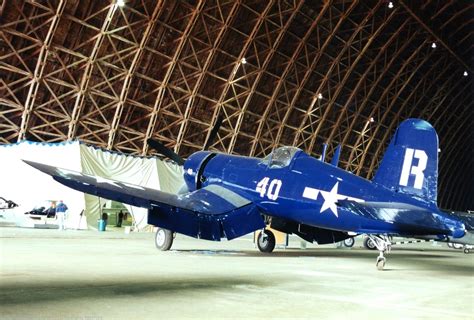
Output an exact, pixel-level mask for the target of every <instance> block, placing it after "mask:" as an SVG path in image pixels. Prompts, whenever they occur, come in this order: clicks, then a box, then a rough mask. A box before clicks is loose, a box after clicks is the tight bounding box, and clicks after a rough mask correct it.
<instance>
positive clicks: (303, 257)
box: [0, 227, 474, 320]
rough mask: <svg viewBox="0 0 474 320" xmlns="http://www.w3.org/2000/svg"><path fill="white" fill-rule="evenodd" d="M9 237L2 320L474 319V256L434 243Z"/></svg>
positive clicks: (1, 230)
mask: <svg viewBox="0 0 474 320" xmlns="http://www.w3.org/2000/svg"><path fill="white" fill-rule="evenodd" d="M153 236H154V235H153V234H150V233H131V234H128V235H127V234H124V233H123V232H122V231H120V232H119V231H115V232H113V231H107V232H102V233H99V232H94V231H69V230H68V231H65V232H61V231H58V230H38V229H21V228H10V227H0V249H1V256H0V258H1V262H0V267H1V270H0V271H1V282H0V312H1V313H0V314H1V316H0V318H2V319H30V318H34V319H145V318H150V319H151V318H154V319H167V318H169V319H175V318H178V319H180V318H200V319H222V318H235V319H247V318H248V319H255V318H260V319H262V318H271V319H276V318H283V319H300V318H301V319H318V318H319V319H344V318H349V317H350V319H351V320H353V319H375V318H377V319H473V318H474V303H473V302H474V254H468V255H466V254H463V253H462V252H461V251H455V250H451V249H448V248H447V247H446V246H445V245H441V244H439V245H438V246H433V244H431V243H425V244H419V245H406V246H404V247H396V248H394V251H392V253H391V254H389V255H388V260H387V265H386V270H385V271H377V269H376V267H375V258H376V255H377V253H376V252H373V251H367V250H365V249H363V248H361V247H360V243H359V242H357V243H356V246H355V247H354V248H352V249H336V248H335V247H334V246H320V247H317V246H314V245H308V248H307V249H306V250H300V249H298V246H299V241H298V240H297V238H292V239H293V240H292V241H291V242H290V245H291V246H292V247H294V249H286V250H276V251H275V252H274V253H273V254H271V255H263V254H260V253H259V252H258V250H257V249H255V248H254V245H253V243H252V238H251V237H244V238H241V239H236V240H233V241H230V242H227V241H225V242H221V243H218V242H208V241H199V240H195V239H191V238H188V237H184V236H178V237H177V238H176V240H175V243H174V246H173V250H172V251H170V252H159V251H157V250H156V249H155V247H154V243H153Z"/></svg>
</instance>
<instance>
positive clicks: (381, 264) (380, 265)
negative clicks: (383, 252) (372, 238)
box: [375, 256, 387, 270]
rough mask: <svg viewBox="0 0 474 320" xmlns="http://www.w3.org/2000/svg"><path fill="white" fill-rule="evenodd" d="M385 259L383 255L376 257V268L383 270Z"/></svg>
mask: <svg viewBox="0 0 474 320" xmlns="http://www.w3.org/2000/svg"><path fill="white" fill-rule="evenodd" d="M386 261H387V259H386V258H385V257H384V256H381V257H380V256H379V257H377V262H376V264H375V265H376V266H377V270H383V268H385V262H386Z"/></svg>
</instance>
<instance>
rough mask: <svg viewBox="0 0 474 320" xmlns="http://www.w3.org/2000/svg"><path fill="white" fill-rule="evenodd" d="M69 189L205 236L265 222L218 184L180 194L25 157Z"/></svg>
mask: <svg viewBox="0 0 474 320" xmlns="http://www.w3.org/2000/svg"><path fill="white" fill-rule="evenodd" d="M25 162H26V163H28V164H29V165H31V166H33V167H34V168H36V169H38V170H40V171H42V172H44V173H46V174H49V175H50V176H52V177H53V179H54V180H56V181H58V182H59V183H61V184H64V185H66V186H68V187H70V188H72V189H75V190H78V191H81V192H84V193H88V194H92V195H96V196H99V197H103V198H106V199H110V200H114V201H118V202H122V203H126V204H129V205H132V206H137V207H142V208H147V209H149V215H148V223H150V224H153V225H156V226H160V227H162V228H166V229H169V230H173V231H176V232H179V233H183V234H185V235H189V236H192V237H196V238H201V239H207V240H217V241H218V240H220V239H221V238H222V237H226V238H228V239H229V240H230V239H233V238H236V237H239V236H242V235H244V234H247V233H250V232H252V231H255V230H258V229H261V228H263V227H264V226H265V224H264V222H263V218H262V217H261V214H260V212H259V210H258V209H257V207H256V206H255V205H254V204H253V203H252V202H251V201H249V200H248V199H246V198H244V197H242V196H241V195H239V194H237V193H235V192H233V191H231V190H229V189H226V188H224V187H221V186H216V185H211V186H208V187H206V188H202V189H199V190H196V191H194V192H189V193H185V194H181V195H175V194H170V193H166V192H162V191H159V190H156V189H152V188H146V187H142V186H138V185H134V184H130V183H126V182H120V181H116V180H111V179H106V178H102V177H96V176H91V175H87V174H84V173H80V172H75V171H71V170H67V169H61V168H56V167H52V166H48V165H44V164H40V163H36V162H31V161H25Z"/></svg>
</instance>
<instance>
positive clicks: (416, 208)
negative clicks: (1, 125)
mask: <svg viewBox="0 0 474 320" xmlns="http://www.w3.org/2000/svg"><path fill="white" fill-rule="evenodd" d="M437 162H438V137H437V135H436V132H435V130H434V129H433V127H432V126H431V125H430V124H429V123H428V122H426V121H423V120H419V119H408V120H406V121H404V122H403V123H401V125H400V126H399V128H398V129H397V131H396V133H395V136H394V138H393V139H392V141H391V143H390V145H389V147H388V149H387V152H386V154H385V156H384V158H383V161H382V163H381V165H380V168H379V170H378V172H377V174H376V175H375V178H374V180H373V181H369V180H366V179H363V178H361V177H358V176H355V175H353V174H351V173H349V172H347V171H344V170H342V169H340V168H338V167H336V166H334V165H331V164H327V163H324V162H323V161H320V160H317V159H315V158H313V157H310V156H309V155H307V154H306V153H304V152H303V151H301V150H299V149H297V148H293V147H282V148H278V149H276V150H274V152H273V153H272V154H271V155H269V156H268V157H266V158H265V159H259V158H251V157H242V156H236V155H228V154H221V153H212V152H208V151H201V152H196V153H194V154H193V155H191V156H190V157H189V158H188V159H187V160H186V162H185V164H184V179H185V182H186V185H187V189H188V191H189V192H188V193H185V194H183V195H171V194H167V193H164V192H161V191H157V190H154V189H149V188H144V187H139V186H131V185H130V184H125V183H121V182H117V181H112V180H105V181H104V179H101V178H96V177H91V176H87V175H85V174H81V173H74V172H71V171H67V170H63V169H58V168H53V167H49V166H46V165H42V164H37V163H31V162H28V163H29V164H31V165H32V166H34V167H36V168H38V169H39V170H41V171H43V172H46V173H48V174H50V175H52V176H53V177H54V179H56V180H57V181H59V182H61V183H63V184H65V185H67V186H69V187H71V188H74V189H76V190H80V191H83V192H86V193H90V194H95V195H100V196H102V197H104V198H108V199H112V200H116V201H120V202H124V203H128V204H131V205H136V206H141V207H145V208H148V209H149V223H151V224H154V225H157V226H160V227H163V228H166V229H170V230H173V231H176V232H179V233H183V234H186V235H189V236H193V237H196V238H202V239H208V240H220V239H221V238H223V237H226V238H228V239H233V238H235V237H239V236H241V235H243V234H246V233H249V232H252V231H254V230H257V229H260V228H262V227H263V226H264V223H263V217H262V216H269V217H272V220H274V221H275V223H276V224H277V225H278V226H279V227H280V230H283V231H287V232H294V233H296V234H298V235H300V236H301V237H302V238H304V239H306V240H309V241H313V240H315V241H318V242H319V243H327V242H333V241H336V240H337V241H339V240H341V239H343V238H347V237H350V236H351V235H353V234H354V233H368V234H387V235H401V236H410V237H416V236H423V237H424V236H434V237H435V238H437V239H447V238H448V237H449V238H451V239H452V238H461V237H463V236H464V235H465V233H466V227H465V224H464V222H463V221H466V219H464V220H463V219H460V218H459V217H458V216H456V215H453V214H450V213H447V212H443V211H441V210H439V209H438V207H437V205H436V194H437V186H436V185H437V176H438V172H437V170H438V169H437V168H438V163H437ZM317 232H320V233H321V234H325V236H324V237H323V236H319V237H318V236H317V234H316V233H317Z"/></svg>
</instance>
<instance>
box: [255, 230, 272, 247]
mask: <svg viewBox="0 0 474 320" xmlns="http://www.w3.org/2000/svg"><path fill="white" fill-rule="evenodd" d="M275 243H276V241H275V235H274V234H273V232H271V231H270V230H266V229H264V230H262V231H261V232H260V233H259V234H258V237H257V247H258V249H259V250H260V252H265V253H270V252H272V251H273V249H275Z"/></svg>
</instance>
